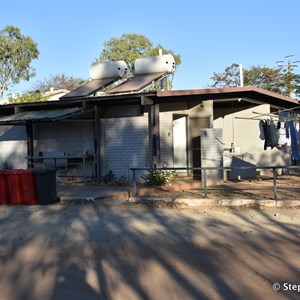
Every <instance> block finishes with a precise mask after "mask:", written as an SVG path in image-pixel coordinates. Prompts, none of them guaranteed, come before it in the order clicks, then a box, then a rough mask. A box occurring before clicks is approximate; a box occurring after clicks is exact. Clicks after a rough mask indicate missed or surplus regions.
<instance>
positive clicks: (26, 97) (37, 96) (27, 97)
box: [8, 92, 50, 103]
mask: <svg viewBox="0 0 300 300" xmlns="http://www.w3.org/2000/svg"><path fill="white" fill-rule="evenodd" d="M49 97H50V96H45V95H44V94H42V93H40V92H36V93H27V94H23V95H17V96H14V97H13V96H9V98H8V102H9V103H27V102H43V101H48V99H49Z"/></svg>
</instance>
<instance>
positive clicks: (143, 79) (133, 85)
mask: <svg viewBox="0 0 300 300" xmlns="http://www.w3.org/2000/svg"><path fill="white" fill-rule="evenodd" d="M164 75H165V72H163V73H154V74H141V75H137V76H135V77H133V78H132V79H128V80H127V81H125V82H123V83H121V84H120V85H118V86H117V87H115V88H114V89H112V90H110V91H108V92H107V93H108V94H115V93H126V92H135V91H139V90H140V89H142V88H144V87H146V86H148V85H149V84H151V83H152V82H154V81H157V80H158V79H160V78H162V77H163V76H164Z"/></svg>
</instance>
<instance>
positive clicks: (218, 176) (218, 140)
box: [201, 128, 223, 181]
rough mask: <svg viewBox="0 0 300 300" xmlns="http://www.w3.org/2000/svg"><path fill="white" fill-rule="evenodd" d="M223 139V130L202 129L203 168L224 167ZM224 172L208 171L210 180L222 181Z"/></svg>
mask: <svg viewBox="0 0 300 300" xmlns="http://www.w3.org/2000/svg"><path fill="white" fill-rule="evenodd" d="M222 142H223V137H222V129H220V128H216V129H215V128H206V129H201V167H222V166H223V144H222ZM222 174H223V172H222V171H217V170H208V171H207V179H208V180H211V181H213V180H222V179H223V175H222Z"/></svg>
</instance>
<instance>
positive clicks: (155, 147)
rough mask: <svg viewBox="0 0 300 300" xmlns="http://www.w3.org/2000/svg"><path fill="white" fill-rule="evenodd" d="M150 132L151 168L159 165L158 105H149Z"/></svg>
mask: <svg viewBox="0 0 300 300" xmlns="http://www.w3.org/2000/svg"><path fill="white" fill-rule="evenodd" d="M150 118H151V131H152V159H153V166H154V167H155V168H156V167H158V166H159V165H160V126H159V104H153V105H151V110H150Z"/></svg>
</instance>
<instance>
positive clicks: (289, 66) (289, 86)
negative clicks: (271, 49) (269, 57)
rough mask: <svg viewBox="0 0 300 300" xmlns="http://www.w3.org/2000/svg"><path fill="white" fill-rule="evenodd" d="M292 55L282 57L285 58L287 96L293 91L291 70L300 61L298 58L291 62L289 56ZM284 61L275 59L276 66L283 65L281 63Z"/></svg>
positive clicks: (290, 95)
mask: <svg viewBox="0 0 300 300" xmlns="http://www.w3.org/2000/svg"><path fill="white" fill-rule="evenodd" d="M293 56H294V55H293V54H291V55H287V56H285V57H284V58H285V59H287V69H286V70H287V71H286V74H287V92H288V95H289V97H292V93H293V91H294V88H293V84H292V76H291V75H292V71H293V68H296V67H298V65H297V63H300V60H297V61H293V62H292V61H291V58H292V57H293ZM284 62H285V61H284V60H279V61H276V63H277V64H278V65H277V66H278V67H280V68H282V67H284V65H283V63H284Z"/></svg>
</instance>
